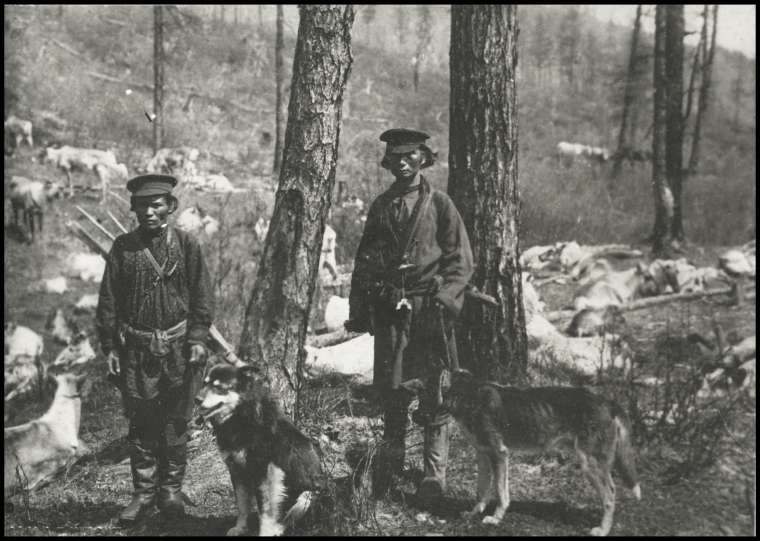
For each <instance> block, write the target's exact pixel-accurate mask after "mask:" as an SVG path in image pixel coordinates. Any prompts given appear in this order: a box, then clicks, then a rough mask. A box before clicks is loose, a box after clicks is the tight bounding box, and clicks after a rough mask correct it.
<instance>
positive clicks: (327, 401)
mask: <svg viewBox="0 0 760 541" xmlns="http://www.w3.org/2000/svg"><path fill="white" fill-rule="evenodd" d="M7 178H9V176H8V177H7ZM96 198H97V191H93V192H90V193H80V194H79V195H77V196H76V197H75V198H74V199H73V200H63V201H61V202H59V203H56V204H55V205H54V207H53V208H52V209H51V210H50V212H49V213H48V214H47V215H46V224H45V225H46V228H47V229H46V232H45V233H44V236H43V239H42V240H41V241H39V242H37V243H35V244H33V245H31V246H29V245H26V244H23V243H21V242H19V239H18V236H17V235H16V234H15V232H14V230H13V228H12V227H9V226H8V225H6V226H5V236H4V256H5V257H4V270H5V279H4V288H5V303H6V304H5V309H6V318H7V319H11V320H13V321H15V322H17V323H18V324H22V325H26V326H29V327H31V328H33V329H36V330H38V331H41V330H42V329H43V328H44V322H45V319H46V317H47V315H48V314H49V312H50V311H51V310H52V309H53V308H56V307H59V306H64V305H68V306H70V305H71V304H73V303H74V302H76V300H77V299H78V298H79V297H80V296H81V295H82V294H84V293H95V292H97V285H96V284H92V283H86V282H81V281H79V280H70V281H69V282H70V287H71V289H70V291H68V292H67V293H65V294H63V295H57V294H53V293H45V292H42V291H40V290H38V289H37V288H35V287H33V284H34V283H35V282H36V281H38V280H39V279H41V278H43V277H44V278H50V277H53V276H56V275H58V274H60V270H61V268H62V265H63V261H64V259H65V256H66V255H67V254H68V253H70V252H71V251H72V250H77V251H79V250H82V249H83V246H81V245H79V241H77V240H73V239H71V238H70V237H69V240H66V238H67V237H66V230H65V228H64V227H63V222H64V221H65V219H67V218H69V217H72V216H75V215H76V214H75V211H74V205H75V204H83V205H85V207H91V208H93V209H96V208H97V205H98V202H97V199H96ZM6 215H7V213H6ZM558 240H559V239H558ZM599 240H600V242H603V241H604V239H599ZM72 243H77V245H76V246H75V245H74V244H72ZM722 249H724V247H709V248H708V247H706V248H702V247H697V246H690V247H689V248H688V249H687V254H686V255H687V257H689V258H690V259H692V260H693V261H694V262H695V263H697V264H714V262H715V261H716V260H717V254H718V253H720V252H721V250H722ZM540 294H541V296H542V299H543V300H544V301H545V302H546V303H547V307H546V309H547V310H556V309H559V308H562V307H563V306H564V305H565V304H566V302H567V300H568V299H569V298H570V295H571V290H570V286H567V285H558V284H551V285H547V286H545V287H544V288H542V289H541V290H540ZM713 319H715V320H716V321H717V322H718V323H720V324H721V325H722V327H723V328H724V329H727V330H734V331H736V332H737V333H738V334H739V335H740V336H742V337H744V336H748V335H752V334H754V333H755V329H756V309H755V304H754V302H752V301H751V302H749V303H747V304H745V305H744V306H742V307H734V306H731V305H729V304H728V302H727V299H726V298H724V297H713V298H710V299H705V300H697V301H692V302H688V303H678V302H676V303H671V304H666V305H661V306H657V307H653V308H650V309H645V310H640V311H636V312H632V313H630V314H626V321H627V332H628V333H629V335H631V336H633V337H635V348H636V354H637V355H636V358H637V359H642V361H641V366H640V369H641V371H642V372H647V371H650V372H656V370H657V367H656V366H655V364H656V363H659V362H664V361H663V355H661V353H662V352H661V351H660V350H659V348H662V347H663V346H662V343H663V342H662V339H663V337H667V336H670V337H683V336H686V334H688V333H689V332H694V331H697V332H701V333H704V334H709V332H710V329H711V325H712V321H713ZM80 324H82V326H83V327H84V328H86V329H89V330H92V316H91V315H90V316H83V317H82V318H81V321H80ZM44 338H45V347H46V355H47V356H50V357H51V358H52V356H54V355H55V353H56V350H57V348H56V346H54V345H53V343H52V340H51V339H50V337H49V336H48V335H45V336H44ZM93 345H94V346H95V347H97V345H96V344H93ZM105 375H106V370H105V363H104V362H103V359H102V356H99V357H98V359H97V360H96V361H95V364H94V366H93V368H92V371H91V374H90V380H91V388H90V390H89V393H88V395H87V397H86V398H85V400H84V403H83V410H82V423H81V432H80V436H81V438H82V440H83V441H84V442H85V443H86V444H87V446H88V447H89V453H88V454H87V455H86V456H85V457H83V458H82V459H80V460H79V461H78V462H77V463H76V464H74V465H73V466H72V467H71V468H69V470H68V471H67V472H65V473H63V474H61V475H60V476H58V477H57V478H55V479H53V480H52V481H51V482H49V483H47V485H45V486H43V487H41V488H39V489H37V490H35V491H33V492H30V493H26V494H22V495H20V496H16V497H14V499H13V500H12V503H13V505H12V506H8V505H7V503H8V502H6V508H5V517H4V518H5V520H4V534H5V535H7V536H11V535H13V536H16V535H87V536H100V535H108V536H111V535H114V536H117V535H172V536H175V535H176V536H208V535H223V534H224V533H225V532H226V530H227V529H228V528H230V527H231V526H232V525H233V523H234V516H235V503H234V496H233V491H232V486H231V483H230V480H229V476H228V473H227V470H226V467H225V465H224V464H223V462H222V460H221V458H220V457H219V455H218V453H217V451H216V446H215V443H214V441H213V436H212V435H211V434H210V432H209V431H208V429H203V430H199V431H197V432H196V433H195V436H194V438H193V440H192V442H191V452H190V460H189V467H188V471H187V475H186V482H185V491H186V493H187V494H188V496H189V497H190V499H191V500H192V501H193V502H194V503H195V504H196V505H195V506H194V507H188V515H187V517H186V518H185V519H183V520H181V521H175V522H167V521H165V520H162V519H161V517H159V516H152V517H148V518H147V519H146V520H145V521H144V522H143V523H142V524H140V525H139V526H137V527H135V528H130V529H122V528H119V527H117V525H116V524H115V521H114V517H115V516H117V515H118V513H119V511H120V509H121V508H122V507H123V506H124V505H126V504H127V502H128V501H129V499H130V494H131V477H130V471H129V463H128V459H127V451H126V443H125V436H126V432H127V424H126V421H125V419H124V417H123V415H122V412H121V404H120V396H119V393H118V392H117V391H116V390H115V389H114V388H112V387H111V386H110V385H109V383H107V381H106V378H105ZM602 391H604V389H602ZM310 392H311V393H312V394H311V395H309V396H307V400H312V401H313V403H314V404H316V406H315V408H314V409H315V411H317V412H318V413H320V415H322V417H321V418H320V417H319V416H318V415H315V416H313V418H312V419H311V420H310V422H308V423H307V424H306V425H304V430H305V431H306V432H308V433H309V434H310V435H313V436H315V437H316V438H317V439H319V440H320V442H321V449H322V452H323V454H324V459H325V464H326V468H327V470H328V472H329V473H330V475H331V477H332V478H333V479H334V480H335V487H336V490H335V497H336V498H337V511H336V514H335V515H334V516H333V517H332V520H330V521H329V524H330V526H329V528H328V522H324V523H322V524H315V525H314V526H313V527H312V528H310V529H309V530H307V531H303V532H294V533H305V534H314V533H323V534H330V533H333V534H343V535H348V534H350V535H535V536H539V535H540V536H553V535H561V536H564V535H587V534H588V532H589V530H590V529H591V528H592V527H593V526H596V525H597V524H598V521H599V519H600V516H601V506H600V502H599V501H598V498H597V496H596V493H595V491H593V490H592V488H591V486H590V485H589V483H588V482H587V480H586V479H585V478H584V477H583V476H582V475H581V472H580V469H579V467H578V466H577V464H576V463H575V461H574V460H573V459H572V457H559V458H558V457H556V456H538V457H531V456H521V455H517V456H515V457H513V458H512V460H511V461H510V471H509V479H510V493H511V500H512V504H511V506H510V508H509V510H508V511H507V513H506V515H505V517H504V519H503V521H502V522H501V524H499V525H497V526H485V525H482V524H480V522H478V521H475V520H472V519H465V518H463V517H462V516H461V512H462V511H464V510H467V509H469V508H470V507H471V506H472V505H473V504H474V501H475V486H476V475H477V472H476V467H475V465H474V462H473V457H474V453H473V450H472V448H470V447H469V446H468V444H467V443H466V442H465V440H464V439H463V437H462V436H461V434H460V433H459V431H458V430H457V429H456V428H454V430H453V438H452V445H451V451H450V461H449V468H448V487H447V489H446V492H445V498H444V501H443V503H442V505H441V506H439V507H438V508H437V509H435V510H433V511H432V512H431V511H430V510H425V509H421V508H419V507H418V506H417V505H416V502H415V499H414V490H415V486H416V483H417V482H418V481H419V479H420V477H421V475H422V474H421V464H422V459H421V447H422V446H421V430H420V429H419V427H416V426H415V427H413V428H411V429H410V434H409V438H408V439H407V445H408V452H407V464H406V473H405V475H404V476H403V478H402V479H400V480H399V483H398V484H397V486H396V487H395V488H394V489H393V490H392V491H391V492H390V494H389V496H388V497H386V498H385V499H382V500H379V501H373V500H368V499H365V498H362V497H361V495H357V494H356V493H354V492H353V491H352V490H351V486H352V483H351V482H350V474H351V471H350V468H349V467H348V465H347V464H346V459H345V455H346V451H347V450H349V449H350V448H352V447H353V446H355V445H356V443H357V442H358V441H360V440H361V439H362V438H369V439H371V438H373V437H377V436H378V435H379V434H380V433H381V425H382V423H381V417H380V415H379V410H377V408H376V407H373V406H372V405H371V404H368V403H366V402H364V401H363V400H362V399H360V398H358V397H357V395H356V393H355V392H353V391H352V389H351V388H350V385H349V384H345V383H336V382H334V381H333V382H331V383H325V384H324V385H323V386H313V388H312V390H311V391H310ZM621 399H622V398H621ZM49 400H50V399H48V400H47V402H46V403H35V402H33V401H29V402H27V403H25V404H21V405H20V406H19V407H18V408H16V409H14V410H13V411H11V412H10V413H11V417H10V421H9V423H8V424H7V425H13V424H18V423H20V422H23V421H26V420H29V419H32V418H34V417H36V416H38V415H40V414H41V413H42V412H43V411H44V410H45V409H46V408H47V406H48V405H49ZM726 400H727V399H726ZM734 404H735V406H736V407H735V408H733V409H732V410H731V411H730V417H729V418H726V419H724V422H723V425H722V426H719V427H717V428H716V429H715V430H716V431H717V432H716V433H717V434H718V435H719V445H718V447H717V448H716V450H715V457H714V460H712V461H710V462H709V463H707V464H699V465H697V466H695V467H693V468H690V469H688V470H679V469H678V468H677V466H678V465H679V464H681V463H683V459H684V452H685V451H684V449H685V448H686V445H684V443H685V442H681V444H682V445H681V446H680V447H679V445H677V444H674V443H672V442H668V441H665V438H657V437H649V438H647V439H644V438H641V437H639V438H637V440H636V441H637V444H638V455H639V456H638V467H639V472H640V477H641V487H642V493H643V499H642V500H641V501H636V500H635V499H634V498H633V497H632V494H631V493H630V492H629V491H628V490H626V489H625V488H623V487H622V483H618V487H619V489H618V492H617V508H616V512H615V521H614V525H613V529H612V532H611V533H612V534H613V535H635V536H647V535H658V536H659V535H699V536H706V535H750V534H752V533H753V530H752V519H751V515H750V507H749V506H748V504H747V492H748V490H749V492H751V494H752V501H753V502H754V491H755V482H756V469H755V457H756V445H755V439H756V420H755V413H756V409H755V401H754V395H753V397H752V398H751V399H747V400H738V401H736V402H734ZM686 443H688V442H686ZM679 471H680V472H681V473H680V474H679V473H678V472H679ZM10 507H12V509H11V508H10Z"/></svg>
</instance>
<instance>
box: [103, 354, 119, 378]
mask: <svg viewBox="0 0 760 541" xmlns="http://www.w3.org/2000/svg"><path fill="white" fill-rule="evenodd" d="M106 362H107V363H108V373H109V374H110V375H112V376H118V375H121V359H120V358H119V354H118V353H117V352H116V350H111V352H110V353H109V354H108V358H107V359H106Z"/></svg>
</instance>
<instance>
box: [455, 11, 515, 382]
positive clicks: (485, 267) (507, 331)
mask: <svg viewBox="0 0 760 541" xmlns="http://www.w3.org/2000/svg"><path fill="white" fill-rule="evenodd" d="M517 32H518V30H517V7H516V6H515V5H501V4H495V5H453V6H452V8H451V52H450V58H451V68H450V73H451V75H450V77H451V98H450V99H451V101H450V115H451V127H450V130H449V146H450V152H449V193H450V195H451V198H452V200H453V201H454V203H455V204H456V205H457V208H458V209H459V211H460V212H461V214H462V219H463V220H464V223H465V225H466V227H467V232H468V234H469V236H470V241H471V244H472V250H473V255H474V258H475V273H474V275H473V279H472V281H473V283H474V284H475V285H476V286H478V287H479V288H480V289H481V290H482V291H486V292H487V293H489V294H491V295H493V296H494V297H496V299H497V300H498V301H499V303H500V307H499V308H496V309H491V308H486V307H483V306H480V305H478V306H472V305H468V306H466V307H465V309H464V311H463V315H462V322H461V332H460V335H459V340H458V344H459V345H460V347H461V351H462V355H461V358H462V359H468V360H469V361H470V362H472V363H473V365H472V366H471V368H472V369H473V370H474V371H475V372H477V373H478V374H480V375H482V376H484V377H488V378H491V379H498V380H502V381H512V382H514V381H519V380H520V379H521V377H522V376H523V375H524V374H525V370H526V367H527V339H526V335H525V314H524V312H523V305H522V300H521V299H522V284H521V280H520V267H519V263H518V221H519V220H518V208H519V200H518V192H517V108H516V107H517V105H516V102H517V98H516V96H517V94H516V90H515V69H516V67H517ZM484 88H488V89H490V91H489V92H483V89H484ZM489 310H490V311H489ZM494 310H495V312H496V313H493V311H494ZM476 360H477V361H476Z"/></svg>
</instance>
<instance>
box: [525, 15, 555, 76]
mask: <svg viewBox="0 0 760 541" xmlns="http://www.w3.org/2000/svg"><path fill="white" fill-rule="evenodd" d="M553 50H554V40H553V39H552V32H551V31H550V30H549V21H548V19H547V17H546V15H545V14H544V12H543V11H539V12H538V13H537V15H536V21H535V26H534V31H533V33H532V34H531V41H530V51H531V56H532V57H533V61H534V63H535V66H536V75H537V76H536V79H537V82H538V85H539V86H541V84H542V81H543V74H544V68H547V67H549V64H550V62H551V60H552V51H553Z"/></svg>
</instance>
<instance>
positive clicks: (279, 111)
mask: <svg viewBox="0 0 760 541" xmlns="http://www.w3.org/2000/svg"><path fill="white" fill-rule="evenodd" d="M283 21H284V16H283V12H282V4H277V31H276V33H275V45H274V78H275V107H274V109H275V111H274V134H275V135H274V165H273V167H272V171H273V172H274V174H275V175H277V174H279V172H280V166H281V165H282V149H283V146H284V144H285V130H284V126H283V125H284V119H283V116H284V115H283V107H284V105H283V102H284V101H285V100H284V99H283V95H282V87H283V81H284V79H285V73H284V72H285V65H284V64H285V62H284V59H283V49H284V48H285V45H284V38H283V27H284V23H283Z"/></svg>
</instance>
